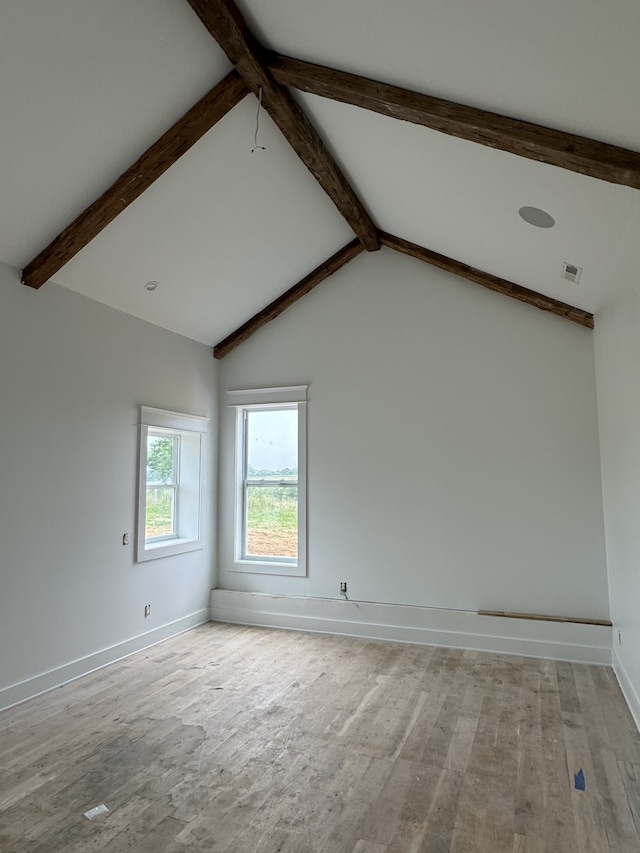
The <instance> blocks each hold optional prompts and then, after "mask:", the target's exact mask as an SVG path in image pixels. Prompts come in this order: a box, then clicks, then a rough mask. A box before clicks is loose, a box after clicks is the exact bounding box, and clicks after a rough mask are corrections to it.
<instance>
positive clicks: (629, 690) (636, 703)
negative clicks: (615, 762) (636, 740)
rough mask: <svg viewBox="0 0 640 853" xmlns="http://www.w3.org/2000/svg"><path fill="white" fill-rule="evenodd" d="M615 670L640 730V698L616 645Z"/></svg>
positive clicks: (614, 653) (614, 655)
mask: <svg viewBox="0 0 640 853" xmlns="http://www.w3.org/2000/svg"><path fill="white" fill-rule="evenodd" d="M613 671H614V672H615V674H616V678H617V679H618V684H619V685H620V690H622V695H623V696H624V698H625V700H626V703H627V705H628V706H629V710H630V711H631V716H632V717H633V721H634V723H635V724H636V728H637V729H638V731H639V732H640V698H639V697H638V694H637V693H636V691H635V689H634V687H633V684H632V683H631V679H630V678H629V676H628V675H627V671H626V669H625V668H624V666H623V665H622V661H621V660H620V658H619V657H618V650H617V649H616V648H615V647H614V649H613Z"/></svg>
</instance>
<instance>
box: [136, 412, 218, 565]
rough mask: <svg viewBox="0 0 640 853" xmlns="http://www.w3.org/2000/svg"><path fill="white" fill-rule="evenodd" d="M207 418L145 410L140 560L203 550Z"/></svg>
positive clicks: (139, 534) (139, 542) (140, 502)
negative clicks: (203, 473)
mask: <svg viewBox="0 0 640 853" xmlns="http://www.w3.org/2000/svg"><path fill="white" fill-rule="evenodd" d="M207 429H208V419H207V418H199V417H197V416H195V415H182V414H179V413H178V412H166V411H164V410H163V409H151V408H149V407H147V406H142V407H141V410H140V470H139V482H138V533H137V544H138V561H139V562H140V561H143V560H153V559H155V558H157V557H167V556H169V555H170V554H181V553H184V552H185V551H195V550H197V549H199V548H202V547H203V546H202V538H201V503H202V484H203V483H202V481H203V475H202V472H203V470H204V465H203V458H204V450H205V446H204V443H205V438H206V431H207Z"/></svg>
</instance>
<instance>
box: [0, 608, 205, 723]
mask: <svg viewBox="0 0 640 853" xmlns="http://www.w3.org/2000/svg"><path fill="white" fill-rule="evenodd" d="M208 621H209V610H208V609H205V610H198V611H196V612H195V613H190V614H189V615H188V616H184V617H183V618H182V619H177V620H176V621H175V622H169V623H168V624H167V625H162V626H160V627H159V628H154V629H153V631H147V632H146V633H145V634H140V635H139V636H137V637H132V638H131V639H130V640H125V641H124V642H123V643H117V644H116V645H115V646H109V648H106V649H102V650H101V651H99V652H95V653H94V654H91V655H87V656H86V657H84V658H79V659H78V660H74V661H71V662H70V663H66V664H64V665H63V666H59V667H56V668H55V669H50V670H48V671H47V672H43V673H41V674H40V675H36V676H34V677H33V678H28V679H26V680H25V681H21V682H19V683H18V684H12V685H11V686H9V687H5V688H3V689H0V711H3V710H5V709H6V708H10V707H11V706H12V705H17V704H18V703H19V702H24V701H25V700H27V699H33V698H34V697H35V696H39V695H40V694H41V693H46V692H47V691H48V690H53V688H54V687H60V685H62V684H66V683H67V682H69V681H73V680H74V679H76V678H80V677H81V676H83V675H88V674H89V673H90V672H94V671H95V670H96V669H101V668H102V667H103V666H108V665H109V664H110V663H115V662H116V661H117V660H121V659H122V658H126V657H128V656H129V655H131V654H134V653H135V652H141V651H142V650H143V649H148V648H149V646H155V645H156V644H157V643H161V642H162V641H163V640H166V639H168V638H169V637H174V636H176V635H177V634H182V633H183V632H184V631H188V630H189V628H194V627H195V626H196V625H201V624H202V623H203V622H208Z"/></svg>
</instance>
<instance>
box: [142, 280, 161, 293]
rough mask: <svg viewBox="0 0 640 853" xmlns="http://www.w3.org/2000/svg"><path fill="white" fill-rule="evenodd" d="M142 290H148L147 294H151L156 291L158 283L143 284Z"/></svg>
mask: <svg viewBox="0 0 640 853" xmlns="http://www.w3.org/2000/svg"><path fill="white" fill-rule="evenodd" d="M144 289H145V290H148V291H149V293H153V291H154V290H157V289H158V282H157V281H148V282H147V283H146V284H145V286H144Z"/></svg>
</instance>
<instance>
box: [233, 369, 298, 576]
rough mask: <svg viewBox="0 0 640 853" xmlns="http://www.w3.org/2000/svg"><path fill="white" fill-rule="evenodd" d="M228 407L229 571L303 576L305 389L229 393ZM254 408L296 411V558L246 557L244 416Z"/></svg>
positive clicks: (255, 389)
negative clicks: (231, 434) (231, 432)
mask: <svg viewBox="0 0 640 853" xmlns="http://www.w3.org/2000/svg"><path fill="white" fill-rule="evenodd" d="M227 399H228V404H229V406H230V407H233V408H235V410H236V450H235V520H234V563H233V568H232V571H236V572H251V573H254V574H264V575H289V576H291V577H306V574H307V386H306V385H296V386H292V387H287V388H250V389H248V390H244V391H228V392H227ZM257 409H271V410H277V409H296V410H297V412H298V483H297V486H298V556H297V557H292V558H290V559H287V558H274V559H269V558H268V557H245V556H243V552H244V541H245V489H246V482H245V464H246V440H245V439H246V432H245V426H246V418H245V413H246V412H248V411H255V410H257Z"/></svg>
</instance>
